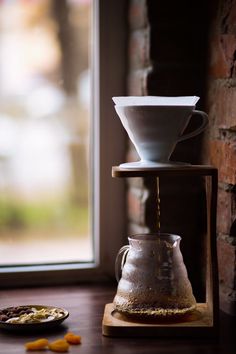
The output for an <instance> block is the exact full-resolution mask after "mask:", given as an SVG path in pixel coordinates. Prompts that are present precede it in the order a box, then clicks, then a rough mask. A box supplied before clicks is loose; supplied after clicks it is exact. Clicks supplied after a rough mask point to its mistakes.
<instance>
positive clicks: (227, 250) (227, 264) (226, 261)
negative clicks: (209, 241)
mask: <svg viewBox="0 0 236 354" xmlns="http://www.w3.org/2000/svg"><path fill="white" fill-rule="evenodd" d="M217 252H218V263H219V281H220V283H223V284H224V285H225V286H227V287H229V288H231V289H235V286H236V284H235V281H236V246H235V245H232V244H230V243H229V242H228V241H227V240H223V239H221V238H218V240H217Z"/></svg>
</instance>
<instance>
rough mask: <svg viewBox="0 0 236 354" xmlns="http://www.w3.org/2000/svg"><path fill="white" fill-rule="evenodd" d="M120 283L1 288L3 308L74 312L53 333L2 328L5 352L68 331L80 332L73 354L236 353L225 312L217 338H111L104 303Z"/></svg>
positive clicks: (19, 351) (231, 321)
mask: <svg viewBox="0 0 236 354" xmlns="http://www.w3.org/2000/svg"><path fill="white" fill-rule="evenodd" d="M115 292H116V286H114V285H109V284H104V285H100V284H99V285H98V284H90V285H85V284H83V285H74V286H60V287H42V288H25V289H10V290H1V292H0V298H1V308H4V307H8V306H16V305H23V304H44V305H53V306H58V307H64V308H66V309H67V310H68V311H69V312H70V316H69V318H67V320H66V321H65V322H64V325H63V326H61V327H58V328H57V329H54V330H53V331H50V332H48V331H47V332H43V333H42V332H40V333H20V334H19V333H13V332H5V331H0V342H1V350H0V352H1V353H8V354H11V353H12V354H13V353H14V354H22V353H23V352H24V343H25V342H28V341H31V340H34V339H37V338H42V337H46V338H48V339H49V340H50V341H52V340H55V339H59V338H62V337H63V335H64V334H65V333H66V332H67V331H72V332H75V333H79V334H80V335H81V336H82V344H81V346H80V347H79V348H78V347H77V346H71V348H70V353H71V354H73V353H78V350H79V352H80V354H83V353H86V354H95V353H111V350H112V348H116V352H117V353H122V352H124V350H125V353H126V354H131V353H135V354H139V353H140V354H141V353H145V354H148V353H155V354H156V353H159V352H163V351H165V353H166V354H168V353H173V352H175V353H188V354H191V353H196V352H200V351H203V352H208V353H216V352H217V353H218V354H221V353H222V354H223V353H224V354H231V353H235V352H236V342H235V338H234V327H233V326H235V319H234V318H231V317H230V316H227V315H225V314H223V313H221V319H220V323H221V326H220V335H219V337H218V338H217V339H215V340H213V339H209V340H208V339H204V340H203V339H202V340H201V339H200V338H197V339H190V338H187V339H183V338H177V339H174V338H173V339H171V341H170V339H164V338H162V339H161V338H149V339H148V338H110V337H104V336H102V317H103V312H104V306H105V304H106V303H110V302H112V300H113V297H114V294H115Z"/></svg>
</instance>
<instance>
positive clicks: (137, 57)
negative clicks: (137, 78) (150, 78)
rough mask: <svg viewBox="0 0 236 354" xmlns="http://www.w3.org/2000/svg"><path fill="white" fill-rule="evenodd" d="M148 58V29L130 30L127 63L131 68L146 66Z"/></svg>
mask: <svg viewBox="0 0 236 354" xmlns="http://www.w3.org/2000/svg"><path fill="white" fill-rule="evenodd" d="M149 59H150V53H149V30H148V29H142V30H137V31H134V32H132V33H131V36H130V40H129V64H130V66H131V68H132V70H134V69H140V68H144V67H147V66H148V65H149Z"/></svg>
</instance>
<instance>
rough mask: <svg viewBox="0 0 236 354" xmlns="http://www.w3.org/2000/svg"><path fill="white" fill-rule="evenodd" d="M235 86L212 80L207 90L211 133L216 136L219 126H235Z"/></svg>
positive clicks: (228, 127)
mask: <svg viewBox="0 0 236 354" xmlns="http://www.w3.org/2000/svg"><path fill="white" fill-rule="evenodd" d="M235 102H236V87H230V86H229V85H228V83H227V81H226V82H223V83H222V82H219V81H213V82H212V83H211V84H210V85H209V91H208V108H207V111H208V114H209V120H210V129H211V133H213V135H214V136H215V137H216V136H218V135H219V128H221V129H230V128H232V127H235V125H236V121H235V116H236V104H235Z"/></svg>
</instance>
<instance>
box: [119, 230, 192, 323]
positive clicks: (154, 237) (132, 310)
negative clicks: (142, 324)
mask: <svg viewBox="0 0 236 354" xmlns="http://www.w3.org/2000/svg"><path fill="white" fill-rule="evenodd" d="M180 240H181V237H180V236H178V235H172V234H163V233H158V234H143V235H142V234H140V235H134V236H131V237H129V245H128V246H125V247H123V249H122V251H123V252H124V253H123V255H122V252H121V253H120V254H119V256H118V257H117V260H116V262H117V263H120V257H121V258H122V257H124V255H125V257H126V260H125V262H124V259H121V263H123V269H122V277H121V279H120V281H119V284H118V289H117V293H116V296H115V298H114V306H115V309H116V310H117V311H119V312H120V313H122V314H125V315H128V316H135V317H137V316H138V317H140V316H142V317H143V316H144V317H150V316H151V317H157V316H158V317H170V316H171V317H173V316H179V315H185V314H186V313H189V312H190V311H192V310H193V309H194V308H195V306H196V300H195V298H194V295H193V292H192V287H191V284H190V282H189V280H188V275H187V270H186V268H185V265H184V262H183V257H182V254H181V252H180V247H179V246H180Z"/></svg>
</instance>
